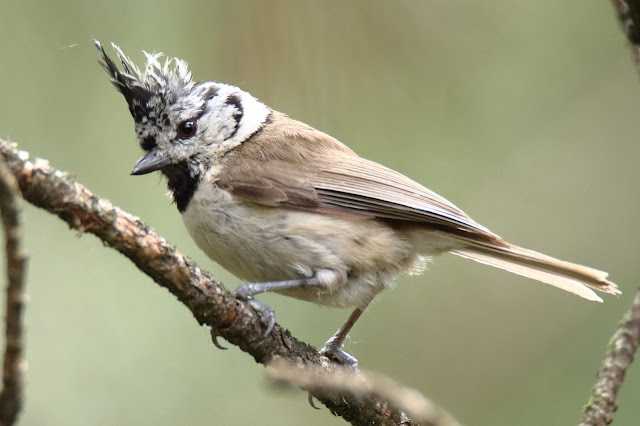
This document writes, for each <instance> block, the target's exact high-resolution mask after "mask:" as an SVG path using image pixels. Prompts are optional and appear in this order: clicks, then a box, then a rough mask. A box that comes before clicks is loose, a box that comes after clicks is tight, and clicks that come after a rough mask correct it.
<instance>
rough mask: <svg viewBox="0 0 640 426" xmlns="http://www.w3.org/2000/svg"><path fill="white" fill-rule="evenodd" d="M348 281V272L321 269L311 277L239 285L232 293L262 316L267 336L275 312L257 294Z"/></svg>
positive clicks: (272, 323)
mask: <svg viewBox="0 0 640 426" xmlns="http://www.w3.org/2000/svg"><path fill="white" fill-rule="evenodd" d="M344 281H346V274H344V273H342V272H339V271H334V270H324V269H323V270H321V271H320V273H318V272H316V273H314V274H313V275H312V276H310V277H303V278H296V279H293V280H282V281H264V282H257V283H246V284H242V285H240V286H238V288H236V289H235V290H233V291H232V292H231V294H232V295H233V296H234V297H236V298H238V299H240V300H244V301H246V302H247V304H248V305H249V306H251V307H252V308H253V309H254V310H255V311H256V312H257V313H258V314H260V316H261V317H262V321H263V322H264V323H265V324H266V326H267V330H266V331H265V336H266V335H268V334H269V333H271V329H272V328H273V325H274V324H275V313H274V312H273V309H271V308H270V307H269V306H267V305H266V304H264V303H262V302H260V301H259V300H256V299H254V298H253V296H255V295H256V294H260V293H265V292H268V291H278V290H286V289H289V288H296V287H307V286H321V287H326V286H330V285H333V284H336V283H341V282H344Z"/></svg>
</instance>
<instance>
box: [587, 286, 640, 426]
mask: <svg viewBox="0 0 640 426" xmlns="http://www.w3.org/2000/svg"><path fill="white" fill-rule="evenodd" d="M639 342H640V289H638V293H637V294H636V297H635V299H634V300H633V303H632V304H631V308H629V311H628V312H627V313H626V314H625V316H624V317H623V318H622V321H621V322H620V325H619V326H618V329H617V330H616V332H615V333H614V334H613V337H612V338H611V341H610V342H609V348H608V350H607V353H606V354H605V356H604V360H603V361H602V365H601V366H600V370H599V371H598V380H597V382H596V384H595V386H594V387H593V391H592V393H591V399H590V400H589V402H588V403H587V406H586V407H585V414H584V418H583V419H582V422H580V424H579V426H605V425H608V424H610V423H611V422H612V421H613V413H614V412H615V411H616V409H617V408H618V406H617V404H616V397H617V396H618V390H619V389H620V386H621V385H622V382H623V380H624V376H625V374H626V372H627V369H628V368H629V365H631V362H632V361H633V357H634V355H635V353H636V350H637V349H638V343H639Z"/></svg>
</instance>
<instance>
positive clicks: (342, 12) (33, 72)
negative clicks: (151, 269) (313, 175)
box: [0, 0, 640, 426]
mask: <svg viewBox="0 0 640 426" xmlns="http://www.w3.org/2000/svg"><path fill="white" fill-rule="evenodd" d="M0 30H1V31H2V37H0V135H1V136H3V137H9V138H11V139H13V140H16V141H18V142H19V143H20V144H21V146H22V147H23V148H24V149H27V150H29V151H30V152H32V154H34V155H38V156H41V157H44V158H47V159H49V160H50V161H51V162H52V163H53V164H54V165H55V166H56V167H59V168H62V169H66V170H68V171H71V172H72V173H74V174H75V175H76V176H77V178H78V180H79V181H80V182H83V183H84V184H86V185H87V186H89V187H90V188H91V189H92V190H94V191H95V192H96V193H98V194H100V195H102V196H105V197H107V198H109V199H111V200H112V201H114V202H115V203H116V204H118V205H120V206H121V207H122V208H124V209H126V210H128V211H130V212H132V213H134V214H137V215H139V216H140V217H141V218H143V219H144V220H145V221H147V222H148V223H150V224H151V225H152V226H153V227H154V228H155V229H157V230H158V231H159V232H160V233H161V234H163V235H164V236H166V237H167V238H168V239H169V240H170V241H172V242H173V243H175V244H177V245H178V247H179V248H180V249H181V250H182V251H184V252H185V253H187V254H189V255H190V256H192V257H194V258H195V259H197V260H198V261H199V262H200V263H201V265H202V266H204V267H206V268H208V269H210V270H211V271H213V272H214V274H215V275H216V276H218V277H219V278H220V279H221V280H223V282H225V283H226V284H228V285H230V286H235V285H236V284H237V283H238V280H237V279H235V278H234V277H232V276H230V275H229V274H228V273H226V272H224V271H223V270H221V269H220V268H219V267H217V266H216V265H214V264H213V263H212V262H210V261H209V260H208V259H206V258H205V256H204V255H203V254H202V253H200V252H199V250H198V249H197V248H196V247H195V245H194V244H193V243H192V242H191V240H190V239H189V237H188V236H187V233H186V231H185V230H184V228H183V225H182V223H181V221H180V217H179V215H178V213H177V211H176V209H175V207H173V206H171V205H170V202H169V199H168V198H167V197H165V196H164V193H165V187H164V183H163V182H161V181H160V179H159V178H158V177H157V176H145V177H131V176H129V171H130V168H131V167H132V165H133V164H134V163H135V161H136V160H137V159H138V157H139V156H140V151H139V148H138V147H137V145H136V141H135V136H134V133H133V126H132V120H131V117H130V116H129V113H128V111H127V108H126V105H125V102H124V100H123V99H122V98H121V96H120V95H118V94H117V93H116V92H115V90H113V89H112V88H111V86H110V85H109V83H108V81H107V79H106V77H105V75H104V73H103V72H102V70H101V69H100V68H99V66H98V64H97V62H96V60H97V54H96V52H95V49H94V47H93V44H92V39H93V38H97V39H99V40H101V41H103V42H109V41H114V42H116V43H118V44H119V45H120V46H121V47H122V48H123V49H124V50H125V52H126V53H127V54H129V55H130V56H132V57H133V58H135V59H136V60H137V61H140V62H141V61H142V60H143V56H142V54H141V51H142V50H143V49H144V50H147V51H163V52H165V53H167V54H168V55H170V56H179V57H181V58H183V59H185V60H187V61H188V62H189V63H190V65H191V67H192V70H193V73H194V75H195V77H196V79H200V80H204V79H208V80H217V81H222V82H227V83H231V84H235V85H239V86H240V87H242V88H243V89H246V90H248V91H250V92H251V93H252V94H254V95H255V96H257V97H258V98H260V99H261V100H263V101H264V102H266V103H267V104H269V105H270V106H272V107H273V108H275V109H278V110H281V111H284V112H286V113H288V114H289V115H291V116H292V117H294V118H297V119H300V120H302V121H305V122H307V123H309V124H311V125H313V126H315V127H317V128H319V129H321V130H324V131H326V132H328V133H330V134H331V135H333V136H335V137H337V138H339V139H340V140H342V141H343V142H345V143H347V144H348V145H350V146H351V147H352V148H353V149H355V150H356V151H357V152H358V153H360V154H361V155H363V156H366V157H368V158H371V159H373V160H377V161H379V162H382V163H384V164H386V165H388V166H390V167H393V168H395V169H398V170H400V171H402V172H403V173H405V174H407V175H409V176H411V177H413V178H415V179H416V180H418V181H420V182H422V183H424V184H426V185H427V186H428V187H430V188H431V189H434V190H436V191H437V192H439V193H441V194H443V195H445V196H447V197H448V198H449V199H451V200H452V201H453V202H454V203H456V204H457V205H459V206H461V207H462V208H463V209H465V210H466V211H467V212H468V213H469V214H471V215H472V216H473V217H474V218H475V219H476V220H478V221H480V222H481V223H483V224H485V225H486V226H488V227H489V228H491V229H492V230H494V231H496V232H497V233H499V234H500V235H502V236H503V237H505V238H507V239H508V240H510V241H512V242H514V243H518V244H521V245H524V246H527V247H530V248H533V249H538V250H541V251H544V252H546V253H548V254H551V255H555V256H557V257H561V258H565V259H568V260H573V261H577V262H581V263H584V264H588V265H592V266H594V267H598V268H601V269H604V270H608V271H610V272H611V274H612V278H613V280H614V281H616V282H617V283H618V284H619V285H620V287H621V288H622V290H623V292H624V294H623V295H622V296H621V297H620V298H615V297H606V298H605V303H604V304H603V305H600V304H595V303H589V302H586V301H583V300H580V299H578V298H577V297H575V296H572V295H570V294H565V293H563V292H561V291H559V290H556V289H553V288H551V287H548V286H544V285H539V284H536V283H534V282H533V281H530V280H526V279H524V278H520V277H517V276H513V275H510V274H507V273H504V272H501V271H497V270H492V269H489V268H486V267H483V266H481V265H478V264H475V263H473V262H469V261H465V260H463V259H458V258H453V257H452V256H444V257H442V258H439V259H437V261H436V262H435V263H433V264H432V265H431V266H430V271H428V272H427V273H426V274H425V275H423V276H420V277H414V278H410V279H408V278H407V279H402V280H400V281H399V283H398V288H397V289H395V290H394V291H390V292H387V293H385V294H383V295H382V296H381V297H379V299H378V300H377V303H375V304H374V305H373V306H372V307H371V308H370V310H369V311H368V312H366V314H365V315H364V317H363V318H362V319H361V321H360V322H359V323H358V325H357V326H356V327H355V329H354V330H353V333H352V338H351V340H350V341H349V342H348V350H349V351H350V352H352V353H353V354H354V355H356V356H357V357H358V358H359V360H360V363H361V366H362V367H364V368H367V369H373V370H377V371H380V372H383V373H385V374H387V375H389V376H391V377H393V378H395V379H397V380H399V381H400V382H402V383H405V384H407V385H410V386H413V387H415V388H417V389H419V390H420V391H422V392H423V393H424V394H426V395H428V396H430V397H431V398H433V399H434V400H435V401H437V402H439V403H441V404H442V405H443V406H444V407H446V408H448V409H449V410H451V411H452V412H453V413H454V414H455V415H456V416H457V417H458V418H459V419H460V420H461V421H463V422H464V423H466V424H469V425H486V426H500V425H509V426H511V425H520V426H534V425H541V424H544V425H566V424H573V423H575V422H577V420H578V418H579V416H580V410H581V407H582V405H583V404H584V403H585V402H586V400H587V397H588V394H589V390H590V387H591V385H592V383H593V381H594V378H595V372H596V369H597V367H598V365H599V362H600V359H601V356H602V354H603V352H604V349H605V347H606V344H607V340H608V338H609V336H610V334H611V333H612V331H613V329H614V327H615V326H616V324H617V321H618V319H619V318H620V316H621V315H622V313H623V311H624V310H625V309H626V307H627V306H628V305H629V303H630V300H631V297H632V293H633V292H634V290H635V287H636V286H637V284H638V281H639V279H640V265H639V263H638V251H639V249H638V241H639V240H640V226H638V221H637V218H638V217H640V202H639V197H640V195H639V194H638V181H639V179H640V168H638V165H637V162H638V158H639V156H640V147H639V146H638V143H637V135H638V134H640V121H639V120H638V110H639V109H640V101H639V99H640V90H639V89H638V76H637V75H636V70H635V69H634V66H633V63H632V59H631V55H630V53H629V52H628V50H627V46H626V43H625V39H624V36H623V35H622V33H621V30H620V28H619V24H618V22H617V19H616V16H615V13H614V11H613V8H612V7H611V5H610V4H609V1H607V0H580V1H578V0H572V1H568V2H555V1H552V0H541V1H536V2H525V1H515V2H510V1H504V0H503V1H500V0H487V1H483V2H478V1H474V0H456V1H451V0H430V1H426V0H424V1H419V0H401V1H400V0H396V1H366V0H360V1H350V2H344V1H340V0H331V1H313V2H312V1H304V0H303V1H299V0H289V1H262V2H259V1H245V0H236V1H222V0H216V1H202V0H184V1H179V2H178V1H168V0H164V1H156V2H152V1H123V0H113V1H109V2H98V1H80V0H61V1H56V2H49V1H43V0H40V1H29V0H25V1H20V2H15V1H9V0H0ZM24 220H25V222H26V231H25V232H26V237H25V245H26V247H27V249H28V251H29V255H30V264H29V266H30V270H29V281H28V293H29V295H30V303H29V305H28V310H27V313H26V322H27V326H28V335H27V337H28V345H27V360H28V364H29V369H28V373H27V377H28V383H27V388H26V389H27V390H26V404H25V411H24V414H23V416H22V418H21V420H20V424H21V425H25V426H26V425H65V426H73V425H87V424H91V425H115V424H118V425H157V426H160V425H175V424H188V425H199V424H212V425H214V424H215V425H235V424H260V425H282V424H291V425H295V424H301V423H304V424H306V425H308V426H311V425H328V424H336V425H338V424H342V420H339V419H334V418H333V417H332V416H331V415H330V414H329V413H328V411H327V410H323V411H315V410H312V409H311V408H309V406H308V404H307V403H306V395H305V394H303V393H301V392H281V391H274V390H272V389H269V388H268V387H267V386H266V385H265V382H264V379H263V376H262V367H261V366H257V365H255V364H254V362H253V360H252V359H250V357H248V356H246V355H244V354H242V353H241V352H240V351H239V350H237V349H235V348H231V349H230V350H228V351H217V350H214V349H212V346H211V344H210V343H209V341H208V335H207V332H206V330H204V329H200V328H198V327H197V325H196V323H195V322H194V321H193V319H192V318H191V317H190V315H189V313H188V312H187V311H186V309H184V308H183V307H182V306H181V305H180V304H179V303H176V301H175V300H174V298H173V297H172V296H171V295H170V294H168V293H167V292H166V291H164V290H162V289H159V288H158V287H157V286H155V285H154V284H152V283H151V282H150V280H149V279H148V278H147V277H145V276H144V275H142V274H141V273H140V272H138V271H137V270H136V269H135V268H134V267H133V265H131V264H130V263H129V262H128V261H126V260H125V259H124V258H122V257H121V256H119V255H118V254H117V253H115V252H113V251H111V250H108V249H105V248H104V247H102V245H101V244H100V242H99V241H97V240H96V239H95V238H93V237H82V238H78V237H77V236H76V235H75V234H74V233H73V232H70V231H69V230H68V229H66V228H65V226H64V225H63V224H62V223H61V222H60V221H59V220H58V219H55V218H53V217H52V216H51V215H48V214H46V213H44V212H42V211H38V210H36V209H35V208H33V207H31V206H25V208H24ZM263 300H264V301H266V302H267V303H269V304H271V305H272V306H273V307H274V308H275V309H276V312H277V319H278V321H279V322H280V324H282V325H283V326H285V327H288V328H289V329H290V330H291V331H292V332H293V333H294V334H295V335H296V336H298V337H300V338H302V339H304V340H306V341H308V342H311V343H313V344H315V345H318V346H319V345H322V343H323V342H324V341H325V339H326V338H327V337H328V336H329V335H330V334H331V333H332V332H333V331H334V329H335V328H337V327H338V326H339V324H341V323H342V321H344V319H345V318H346V316H347V315H348V312H346V311H345V312H343V311H339V310H333V309H327V308H321V307H316V306H312V305H309V304H306V303H304V302H299V301H295V300H291V299H286V298H283V297H280V296H272V295H268V296H265V297H264V298H263ZM638 392H640V372H639V370H638V368H637V366H636V368H635V369H633V370H632V371H631V372H630V373H629V375H628V381H627V383H625V385H624V387H623V390H622V393H621V396H620V407H621V408H620V410H619V412H618V414H617V421H616V424H619V425H630V424H636V423H637V421H638V418H640V409H639V408H638V405H637V394H638Z"/></svg>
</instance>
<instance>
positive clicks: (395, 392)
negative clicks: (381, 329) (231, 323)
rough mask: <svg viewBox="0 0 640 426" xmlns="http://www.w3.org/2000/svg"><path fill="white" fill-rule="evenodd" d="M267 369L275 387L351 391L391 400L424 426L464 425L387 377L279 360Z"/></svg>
mask: <svg viewBox="0 0 640 426" xmlns="http://www.w3.org/2000/svg"><path fill="white" fill-rule="evenodd" d="M269 367H270V368H268V369H267V377H268V378H269V380H271V381H272V383H273V384H274V385H283V384H284V385H291V386H297V387H301V388H305V389H309V390H313V391H314V392H323V391H332V392H349V393H351V394H354V395H358V396H359V397H361V398H369V397H373V398H379V399H384V400H387V401H391V402H392V403H393V404H394V405H395V406H396V407H399V408H400V409H402V410H403V411H405V412H406V413H407V414H408V415H409V416H411V417H412V418H413V419H415V420H416V421H417V422H419V423H420V424H421V425H424V426H430V425H440V426H461V424H460V423H459V422H458V421H457V420H456V419H455V418H454V417H453V416H452V415H451V414H449V413H448V412H446V411H445V410H443V409H442V408H440V407H438V406H437V405H436V404H434V403H433V402H432V401H430V400H429V399H427V398H425V397H424V396H423V395H421V394H420V392H418V391H417V390H415V389H411V388H408V387H406V386H402V385H400V384H399V383H396V382H394V381H393V380H391V379H390V378H388V377H385V376H383V375H380V374H377V373H372V372H364V371H360V372H358V373H356V372H353V371H350V370H347V369H336V370H334V371H332V372H329V373H327V372H326V371H324V370H322V369H318V368H315V367H312V366H311V367H310V366H305V365H295V364H292V363H290V362H288V361H285V360H282V359H275V360H273V362H272V363H271V364H270V365H269Z"/></svg>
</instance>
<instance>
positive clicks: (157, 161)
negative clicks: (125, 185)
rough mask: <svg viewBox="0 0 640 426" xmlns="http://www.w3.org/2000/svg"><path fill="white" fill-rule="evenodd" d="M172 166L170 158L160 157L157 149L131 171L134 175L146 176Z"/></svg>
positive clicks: (143, 158)
mask: <svg viewBox="0 0 640 426" xmlns="http://www.w3.org/2000/svg"><path fill="white" fill-rule="evenodd" d="M169 165H171V160H170V159H169V158H168V157H164V156H160V155H159V153H158V150H157V149H154V150H153V151H151V152H149V153H148V154H147V155H145V156H144V157H142V158H141V159H140V160H139V161H138V162H137V163H136V165H135V166H133V170H131V174H132V175H146V174H147V173H151V172H155V171H156V170H160V169H161V168H163V167H166V166H169Z"/></svg>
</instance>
